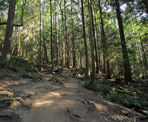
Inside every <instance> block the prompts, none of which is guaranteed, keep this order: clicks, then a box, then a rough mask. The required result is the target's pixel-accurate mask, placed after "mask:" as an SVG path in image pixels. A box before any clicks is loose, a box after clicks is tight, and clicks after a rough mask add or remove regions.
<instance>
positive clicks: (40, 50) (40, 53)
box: [39, 0, 42, 70]
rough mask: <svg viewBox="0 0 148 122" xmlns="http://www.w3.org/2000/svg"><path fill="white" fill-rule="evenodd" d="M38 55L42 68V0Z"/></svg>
mask: <svg viewBox="0 0 148 122" xmlns="http://www.w3.org/2000/svg"><path fill="white" fill-rule="evenodd" d="M39 57H40V70H42V1H41V0H40V49H39Z"/></svg>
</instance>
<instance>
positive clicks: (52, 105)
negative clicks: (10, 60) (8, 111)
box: [0, 69, 142, 122]
mask: <svg viewBox="0 0 148 122" xmlns="http://www.w3.org/2000/svg"><path fill="white" fill-rule="evenodd" d="M41 75H42V80H41V81H37V82H31V81H30V79H20V80H16V81H15V80H11V81H6V79H5V82H4V83H3V85H1V87H0V88H1V90H2V89H7V90H12V91H14V92H15V93H16V96H17V97H18V96H19V97H22V98H24V101H23V105H21V106H20V107H12V109H13V110H14V111H15V112H16V113H17V114H18V115H20V117H21V122H134V121H135V117H134V116H129V117H127V116H126V115H125V114H126V111H125V108H123V107H121V106H119V105H117V104H114V103H111V102H109V101H106V100H104V99H103V98H102V96H101V95H99V94H96V93H94V92H92V91H89V90H87V89H85V88H84V87H83V86H82V81H79V80H77V79H75V78H73V77H71V73H70V71H69V70H66V69H65V70H64V71H63V72H62V73H61V74H59V75H58V74H55V75H53V74H47V73H42V74H41ZM0 84H2V83H1V82H0ZM123 111H125V113H124V114H123ZM128 114H129V113H128ZM0 122H12V121H10V120H8V119H3V120H1V118H0ZM135 122H136V121H135ZM137 122H138V121H137ZM139 122H142V121H139Z"/></svg>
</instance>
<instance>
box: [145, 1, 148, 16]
mask: <svg viewBox="0 0 148 122" xmlns="http://www.w3.org/2000/svg"><path fill="white" fill-rule="evenodd" d="M145 7H146V12H147V14H148V0H145Z"/></svg>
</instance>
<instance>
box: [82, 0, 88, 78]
mask: <svg viewBox="0 0 148 122" xmlns="http://www.w3.org/2000/svg"><path fill="white" fill-rule="evenodd" d="M83 4H84V3H83V0H81V13H82V15H81V16H82V23H83V38H84V48H85V77H86V78H87V77H88V64H89V62H88V47H87V41H86V31H85V18H84V6H83Z"/></svg>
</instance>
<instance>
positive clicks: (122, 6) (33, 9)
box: [0, 0, 148, 84]
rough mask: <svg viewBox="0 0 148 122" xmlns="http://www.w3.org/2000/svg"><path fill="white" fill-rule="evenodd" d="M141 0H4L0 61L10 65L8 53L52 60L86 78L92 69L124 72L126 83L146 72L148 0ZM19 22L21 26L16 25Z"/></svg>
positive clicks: (113, 73) (108, 75)
mask: <svg viewBox="0 0 148 122" xmlns="http://www.w3.org/2000/svg"><path fill="white" fill-rule="evenodd" d="M140 3H141V1H137V2H134V1H133V0H131V1H123V0H114V1H101V0H97V1H93V0H78V1H77V0H59V1H55V0H35V1H33V0H30V1H28V2H27V1H24V2H21V1H18V2H17V3H16V0H10V1H9V3H7V2H6V4H7V5H9V10H8V19H7V22H5V21H6V17H7V16H6V15H5V14H7V12H6V10H7V8H5V7H3V8H0V9H2V12H1V14H0V17H1V19H0V30H2V31H1V32H0V35H2V36H1V38H0V50H2V56H1V63H2V64H3V65H5V66H9V63H11V60H10V53H12V55H17V56H23V57H27V58H29V59H30V60H32V62H36V63H37V64H38V65H39V66H40V68H42V65H44V64H51V66H52V68H54V67H56V66H62V67H66V68H80V69H82V70H83V69H84V70H83V73H84V75H85V78H89V77H90V78H91V84H93V83H94V81H95V76H96V74H103V75H104V76H105V78H112V77H118V78H124V79H125V82H127V83H128V82H131V81H133V79H136V78H137V79H138V78H143V77H145V78H146V77H147V76H148V75H147V73H148V71H147V70H148V62H147V56H148V53H147V50H146V48H147V47H148V43H147V38H148V36H147V34H146V33H147V31H148V29H147V28H146V26H147V25H148V23H147V21H146V19H147V18H146V16H147V13H148V2H147V0H145V1H142V3H143V4H142V5H141V7H140ZM2 6H4V5H2ZM15 6H17V7H16V8H17V11H15ZM131 9H132V10H131ZM15 13H16V14H15ZM28 13H31V14H28ZM139 13H140V14H139ZM20 18H21V19H20ZM19 20H21V24H19ZM4 23H5V24H7V25H6V26H3V25H5V24H4ZM22 23H23V26H22V27H19V26H15V25H22ZM5 27H6V29H5ZM13 27H15V29H13ZM5 30H6V31H5ZM13 31H14V33H15V34H13ZM4 33H5V38H3V36H4ZM3 40H4V41H3Z"/></svg>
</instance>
